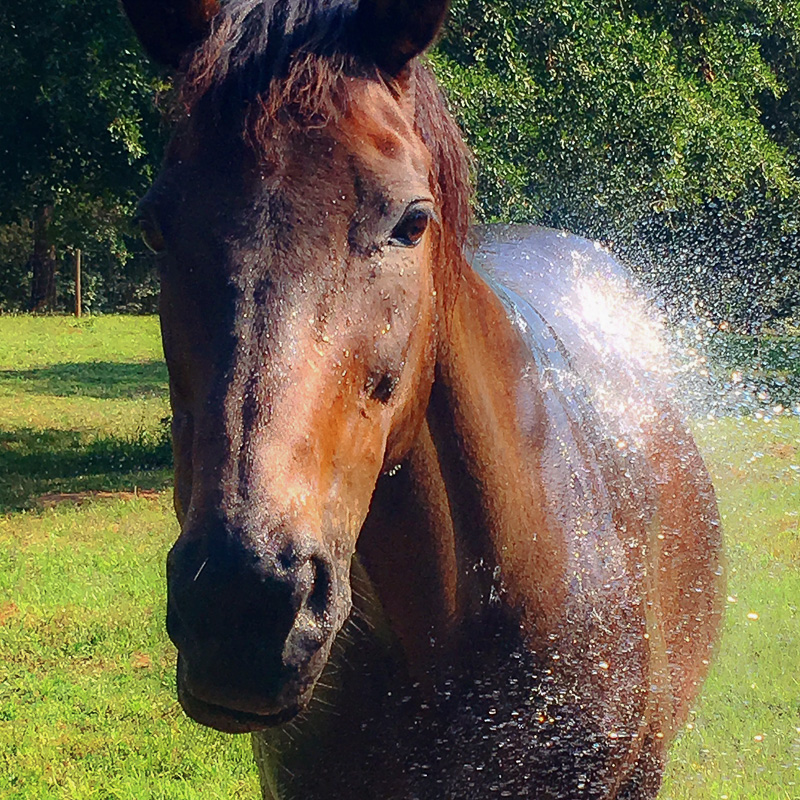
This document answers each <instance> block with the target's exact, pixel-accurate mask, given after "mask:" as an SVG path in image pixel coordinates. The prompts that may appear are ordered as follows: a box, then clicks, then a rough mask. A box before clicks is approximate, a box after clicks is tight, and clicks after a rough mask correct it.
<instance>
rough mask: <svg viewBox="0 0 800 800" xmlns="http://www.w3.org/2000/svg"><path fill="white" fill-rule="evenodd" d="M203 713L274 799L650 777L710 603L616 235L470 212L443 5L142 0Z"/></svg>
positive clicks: (538, 793)
mask: <svg viewBox="0 0 800 800" xmlns="http://www.w3.org/2000/svg"><path fill="white" fill-rule="evenodd" d="M124 5H125V8H126V11H127V13H128V16H129V17H130V19H131V21H132V23H133V25H134V27H135V28H136V30H137V33H138V35H139V37H140V39H141V41H142V43H143V45H144V46H145V48H146V49H147V50H148V51H149V52H150V54H151V55H152V56H153V57H154V58H155V59H156V60H157V61H159V62H160V63H162V64H164V65H167V66H169V67H171V68H173V69H174V70H175V71H176V73H177V75H178V82H179V95H180V96H179V107H180V108H181V110H182V113H181V115H180V119H179V120H178V121H177V125H176V130H175V133H174V135H173V138H172V141H171V143H170V145H169V147H168V150H167V154H166V157H165V160H164V165H163V168H162V170H161V173H160V175H159V177H158V178H157V180H156V182H155V184H154V186H153V187H152V189H151V190H150V192H149V193H148V194H147V196H146V197H145V198H144V199H143V201H142V203H141V205H140V211H139V219H140V226H141V229H142V233H143V236H144V238H145V240H146V242H147V243H148V244H149V246H150V247H151V248H152V249H153V250H154V251H155V252H156V253H157V260H158V264H159V268H160V273H161V321H162V332H163V343H164V352H165V356H166V360H167V365H168V368H169V376H170V398H171V404H172V409H173V427H172V434H173V443H174V454H175V507H176V511H177V516H178V519H179V520H180V524H181V533H180V536H179V538H178V540H177V541H176V543H175V545H174V546H173V548H172V550H171V552H170V554H169V558H168V563H167V573H168V574H167V578H168V609H167V628H168V631H169V635H170V637H171V638H172V640H173V642H174V643H175V645H176V646H177V649H178V668H177V684H178V696H179V699H180V702H181V704H182V706H183V708H184V709H185V711H186V713H187V714H188V715H189V716H190V717H192V718H193V719H195V720H197V721H198V722H201V723H203V724H205V725H209V726H211V727H214V728H217V729H218V730H221V731H227V732H232V733H242V732H252V733H253V741H254V749H255V752H256V758H257V762H258V766H259V771H260V774H261V783H262V788H263V792H264V796H265V797H266V798H272V799H273V800H284V799H288V798H296V797H297V798H300V797H302V798H305V799H306V800H334V798H335V799H336V800H348V798H352V799H353V800H355V799H356V798H357V799H358V800H362V799H366V798H374V799H375V800H411V799H412V798H419V799H420V800H444V799H446V798H453V799H454V800H455V799H456V798H458V800H472V799H473V798H474V799H475V800H485V798H487V797H493V796H497V797H517V798H523V797H531V798H608V799H609V800H610V799H611V798H616V799H617V800H622V799H623V798H624V799H625V800H632V799H633V798H651V797H654V796H655V794H656V793H657V791H658V787H659V785H660V781H661V772H662V768H663V764H664V758H665V748H666V745H667V743H668V741H669V740H670V738H671V736H672V734H673V733H674V731H675V729H676V727H677V726H678V725H679V724H680V723H681V722H682V721H683V720H684V719H685V718H686V715H687V710H688V706H689V704H690V703H691V702H692V700H693V698H694V697H695V696H696V694H697V691H698V687H699V685H700V682H701V681H702V679H703V676H704V675H705V673H706V670H707V666H708V660H709V657H710V653H711V651H712V648H713V645H714V641H715V638H716V634H717V630H718V627H719V622H720V613H721V610H720V601H719V598H720V591H721V584H722V569H721V567H720V530H719V519H718V515H717V510H716V504H715V500H714V494H713V489H712V487H711V485H710V482H709V479H708V476H707V473H706V471H705V468H704V466H703V463H702V461H701V459H700V456H699V455H698V453H697V449H696V447H695V445H694V443H693V441H692V438H691V436H690V434H689V432H688V430H687V428H686V426H685V425H684V423H683V422H682V421H681V418H680V416H679V414H678V413H677V412H676V411H675V408H674V406H673V405H672V403H671V401H670V399H669V383H670V374H669V370H668V368H667V358H666V355H665V352H664V349H663V346H662V344H661V342H660V339H659V336H658V333H657V331H655V329H654V326H653V325H652V323H650V322H649V320H648V319H647V315H646V313H645V311H644V308H643V305H642V303H641V301H640V300H639V299H638V298H637V296H636V294H635V292H633V291H632V290H631V288H630V286H629V283H628V281H627V279H626V277H625V276H624V275H623V274H622V273H621V271H620V270H619V268H618V267H617V265H616V264H615V263H614V261H613V259H612V258H611V257H610V256H609V255H608V254H607V253H605V252H604V251H603V250H602V249H599V248H597V247H596V246H595V245H593V244H592V243H590V242H586V241H585V240H582V239H579V238H577V237H573V236H569V235H566V234H561V233H558V232H555V231H549V230H546V229H540V228H519V227H516V228H515V227H512V228H504V229H495V230H491V231H488V232H487V231H484V232H483V234H482V236H483V240H482V241H479V242H478V243H477V244H475V242H474V241H473V239H472V238H471V235H470V231H469V228H470V225H469V223H470V193H471V188H470V183H469V177H470V161H469V156H468V154H467V152H466V149H465V147H464V145H463V143H462V140H461V138H460V135H459V132H458V130H457V128H456V126H455V125H454V123H453V122H452V120H451V118H450V117H449V115H448V113H447V111H446V108H445V104H444V102H443V100H442V97H441V95H440V93H439V91H438V89H437V87H436V85H435V82H434V80H433V78H432V76H431V73H430V72H429V70H428V69H427V68H426V67H425V66H424V65H423V64H422V63H420V62H419V61H418V60H417V56H419V55H420V54H421V53H422V52H423V51H424V50H425V49H426V48H427V47H428V46H429V45H430V43H431V42H432V41H433V39H434V38H435V36H436V34H437V32H438V30H439V27H440V26H441V24H442V20H443V18H444V16H445V12H446V2H443V1H442V0H429V1H428V2H426V1H425V0H360V1H359V2H355V0H285V1H284V2H281V1H280V0H230V2H228V3H226V4H224V5H223V6H222V7H218V6H217V3H216V0H181V1H179V0H165V1H164V2H161V1H160V0H159V1H158V2H157V1H156V0H124Z"/></svg>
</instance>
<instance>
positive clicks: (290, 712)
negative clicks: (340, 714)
mask: <svg viewBox="0 0 800 800" xmlns="http://www.w3.org/2000/svg"><path fill="white" fill-rule="evenodd" d="M182 666H183V665H182V664H181V657H180V655H179V656H178V673H177V685H178V700H179V702H180V704H181V707H182V708H183V710H184V712H185V713H186V715H187V716H188V717H190V718H191V719H193V720H194V721H195V722H198V723H200V724H201V725H205V726H206V727H208V728H214V729H215V730H218V731H221V732H222V733H253V732H254V731H261V730H264V729H266V728H274V727H276V726H278V725H283V724H285V723H287V722H290V721H291V720H292V719H294V718H295V717H296V716H297V715H298V714H300V713H301V712H302V711H304V710H305V709H306V707H307V706H308V704H309V703H310V702H311V696H312V694H313V692H314V683H316V681H315V682H314V683H312V685H311V686H309V687H308V688H307V689H306V690H305V691H303V692H302V693H301V694H299V695H297V696H295V697H291V698H287V699H286V700H285V701H283V702H282V703H281V705H279V706H275V707H274V708H269V709H267V708H266V707H260V708H258V710H253V709H247V710H245V709H244V708H233V707H231V706H227V705H222V704H218V703H211V702H208V701H207V700H203V699H202V698H200V697H197V696H196V695H195V694H193V693H192V692H191V691H190V690H189V688H188V687H187V685H186V683H187V681H186V677H185V671H184V669H183V668H182ZM248 705H250V704H249V703H248Z"/></svg>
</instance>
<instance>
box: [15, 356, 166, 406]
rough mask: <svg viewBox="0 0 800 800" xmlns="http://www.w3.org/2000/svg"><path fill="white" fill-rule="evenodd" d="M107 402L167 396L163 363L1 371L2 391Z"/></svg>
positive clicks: (106, 363)
mask: <svg viewBox="0 0 800 800" xmlns="http://www.w3.org/2000/svg"><path fill="white" fill-rule="evenodd" d="M2 390H5V391H9V390H10V391H13V392H25V393H27V394H49V395H54V396H56V397H72V396H80V397H99V398H104V399H118V398H135V397H149V396H154V395H155V396H157V395H166V393H167V368H166V366H165V364H164V362H163V361H143V362H141V363H137V362H115V361H85V362H81V363H78V364H69V363H65V364H52V365H51V366H49V367H40V368H38V369H24V370H13V369H4V370H0V391H2Z"/></svg>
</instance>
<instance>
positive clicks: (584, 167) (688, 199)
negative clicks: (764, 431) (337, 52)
mask: <svg viewBox="0 0 800 800" xmlns="http://www.w3.org/2000/svg"><path fill="white" fill-rule="evenodd" d="M796 8H797V6H796V3H794V2H790V1H789V0H775V1H774V2H766V1H764V2H762V1H761V0H756V1H754V0H739V2H736V3H723V2H721V0H715V1H708V2H704V1H703V0H689V2H685V0H680V2H677V0H659V1H657V2H655V3H653V2H643V1H639V0H633V1H629V2H621V1H619V2H610V1H609V0H600V2H597V0H455V2H454V6H453V11H452V15H451V21H450V25H449V27H448V29H447V32H446V34H445V36H444V38H443V40H442V42H441V44H440V46H439V48H438V50H437V52H436V53H435V54H434V55H433V63H434V66H435V68H436V71H437V73H438V75H439V77H440V80H441V81H442V82H443V83H444V84H445V86H446V87H447V89H448V93H449V96H450V99H451V102H452V105H453V109H454V112H455V114H456V116H457V117H458V118H459V121H460V122H461V124H462V127H463V128H464V130H465V131H466V134H467V137H468V140H469V142H470V144H471V146H472V148H473V150H474V151H475V154H476V157H477V159H476V160H477V164H478V207H479V216H480V218H481V219H483V220H516V221H535V222H539V223H542V224H547V225H553V226H555V227H564V228H570V229H572V230H575V231H577V232H579V233H582V234H584V235H587V236H591V237H594V238H600V239H604V240H606V241H609V242H612V243H613V244H614V246H615V248H616V249H617V250H618V252H620V253H621V254H622V255H623V256H626V257H627V258H628V259H629V260H630V261H632V262H633V263H635V264H638V265H641V264H643V263H644V264H647V265H650V267H651V272H652V277H653V278H654V279H655V280H661V282H662V283H664V284H666V285H668V286H673V287H675V286H680V287H681V290H682V291H684V292H686V291H688V292H689V296H694V297H695V298H700V299H703V298H705V301H706V308H705V311H706V312H708V313H709V314H710V315H711V316H714V317H717V318H719V319H722V318H723V317H727V318H729V319H732V320H734V321H738V322H741V323H742V324H750V322H757V321H759V320H760V321H763V319H764V318H765V317H771V318H774V317H775V316H786V315H790V314H792V313H794V312H795V311H796V305H797V296H796V294H795V287H796V286H797V285H798V284H800V281H799V280H798V264H797V261H796V258H795V256H796V254H797V250H798V248H797V240H796V237H797V231H798V223H799V222H800V215H798V212H797V208H798V199H800V150H799V149H798V141H799V140H800V137H799V136H798V131H800V125H799V124H798V123H799V122H800V110H799V109H800V82H798V53H800V49H799V48H798V44H800V15H798V14H797V11H796ZM743 235H745V236H747V237H749V239H748V241H747V243H746V245H745V246H744V247H736V246H735V245H736V241H735V240H736V239H737V237H740V236H743ZM756 238H757V239H758V241H756ZM704 240H705V245H704V244H703V242H704ZM711 240H714V241H715V242H716V244H719V243H720V242H721V241H722V242H725V245H726V246H725V247H724V248H722V249H721V250H720V249H719V248H717V249H716V250H713V249H710V248H709V247H708V246H707V245H708V243H709V241H711ZM700 252H702V255H700V254H699V253H700ZM787 270H788V271H789V272H790V273H792V277H791V279H790V280H783V279H782V276H783V273H785V272H786V271H787ZM750 273H752V275H756V274H757V275H758V280H752V279H751V278H752V275H751V274H750ZM721 285H727V286H729V288H731V291H732V292H733V294H732V295H731V296H730V297H727V299H725V301H724V302H723V301H722V299H721V298H719V297H718V295H719V292H718V291H715V292H713V294H714V295H715V297H716V299H715V300H714V302H713V304H712V302H711V297H710V295H709V288H710V287H712V288H714V289H715V290H716V289H718V288H719V286H721ZM732 287H735V291H733V288H732ZM729 301H730V302H729Z"/></svg>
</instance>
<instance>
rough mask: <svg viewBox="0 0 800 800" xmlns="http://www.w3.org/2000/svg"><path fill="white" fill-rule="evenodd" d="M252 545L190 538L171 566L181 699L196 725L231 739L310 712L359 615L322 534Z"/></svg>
mask: <svg viewBox="0 0 800 800" xmlns="http://www.w3.org/2000/svg"><path fill="white" fill-rule="evenodd" d="M251 540H252V537H249V538H247V539H245V538H244V537H243V536H241V535H232V534H231V531H226V532H225V534H224V535H220V534H218V533H217V534H216V535H211V536H209V535H197V534H196V533H195V534H191V533H190V534H189V535H187V534H184V535H182V536H181V537H180V538H179V539H178V541H177V542H176V544H175V546H174V547H173V548H172V551H171V552H170V555H169V558H168V560H167V586H168V592H167V631H168V633H169V636H170V638H171V639H172V641H173V642H174V644H175V646H176V647H177V648H178V671H177V683H178V698H179V700H180V702H181V705H182V706H183V708H184V710H185V711H186V713H187V714H188V715H189V716H190V717H191V718H192V719H194V720H196V721H197V722H200V723H201V724H204V725H208V726H209V727H212V728H216V729H217V730H221V731H225V732H228V733H245V732H248V731H253V730H260V729H263V728H266V727H270V726H273V725H279V724H281V723H283V722H287V721H288V720H289V719H291V718H292V717H293V716H295V715H296V714H298V713H299V712H300V711H302V710H303V709H304V708H305V707H306V706H307V705H308V703H309V701H310V699H311V695H312V693H313V689H314V686H315V684H316V681H317V679H318V678H319V676H320V674H321V673H322V670H323V669H324V667H325V664H326V662H327V659H328V655H329V654H330V649H331V646H332V644H333V640H334V638H335V636H336V633H337V632H338V630H339V628H340V627H341V625H342V623H343V622H344V620H345V619H346V618H347V615H348V614H349V611H350V602H351V601H350V591H349V580H348V574H349V570H348V569H341V570H337V568H336V567H337V565H335V564H334V562H333V560H332V558H331V557H330V555H329V554H328V553H327V552H325V549H324V548H323V547H322V546H320V545H319V544H318V543H317V542H316V540H314V539H313V538H312V537H310V536H307V535H294V536H288V535H286V534H273V535H271V536H270V537H269V539H268V540H265V539H261V541H262V543H264V542H266V543H265V544H263V546H261V547H259V548H258V549H256V548H255V547H253V546H251V545H248V544H243V543H242V542H243V541H244V542H249V541H251ZM337 572H342V573H345V574H343V575H341V576H340V575H338V574H337Z"/></svg>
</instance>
